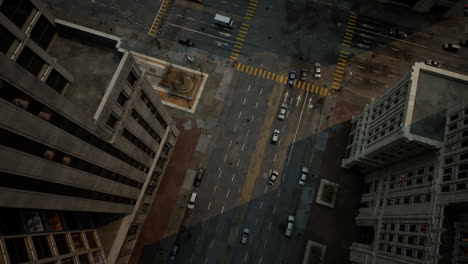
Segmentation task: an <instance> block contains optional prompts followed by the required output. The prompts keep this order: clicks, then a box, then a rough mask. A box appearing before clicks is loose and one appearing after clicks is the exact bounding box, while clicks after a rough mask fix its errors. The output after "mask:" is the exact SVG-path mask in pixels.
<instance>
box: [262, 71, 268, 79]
mask: <svg viewBox="0 0 468 264" xmlns="http://www.w3.org/2000/svg"><path fill="white" fill-rule="evenodd" d="M266 74H267V71H266V70H265V71H263V75H262V78H265V76H266Z"/></svg>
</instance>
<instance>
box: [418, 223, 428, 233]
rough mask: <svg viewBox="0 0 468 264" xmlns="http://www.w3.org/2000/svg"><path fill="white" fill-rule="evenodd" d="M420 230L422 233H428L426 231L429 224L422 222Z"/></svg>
mask: <svg viewBox="0 0 468 264" xmlns="http://www.w3.org/2000/svg"><path fill="white" fill-rule="evenodd" d="M420 231H421V232H422V233H426V232H427V225H426V224H422V225H421V229H420Z"/></svg>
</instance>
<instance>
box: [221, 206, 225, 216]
mask: <svg viewBox="0 0 468 264" xmlns="http://www.w3.org/2000/svg"><path fill="white" fill-rule="evenodd" d="M222 213H224V205H223V208H221V214H222Z"/></svg>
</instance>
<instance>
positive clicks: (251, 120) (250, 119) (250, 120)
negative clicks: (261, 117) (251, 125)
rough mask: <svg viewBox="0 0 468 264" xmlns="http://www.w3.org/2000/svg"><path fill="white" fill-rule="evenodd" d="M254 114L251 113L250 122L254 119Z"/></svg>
mask: <svg viewBox="0 0 468 264" xmlns="http://www.w3.org/2000/svg"><path fill="white" fill-rule="evenodd" d="M254 117H255V114H253V115H252V118H251V119H250V122H253V121H254Z"/></svg>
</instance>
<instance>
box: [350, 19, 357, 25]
mask: <svg viewBox="0 0 468 264" xmlns="http://www.w3.org/2000/svg"><path fill="white" fill-rule="evenodd" d="M348 26H356V23H353V22H350V21H349V20H348Z"/></svg>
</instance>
